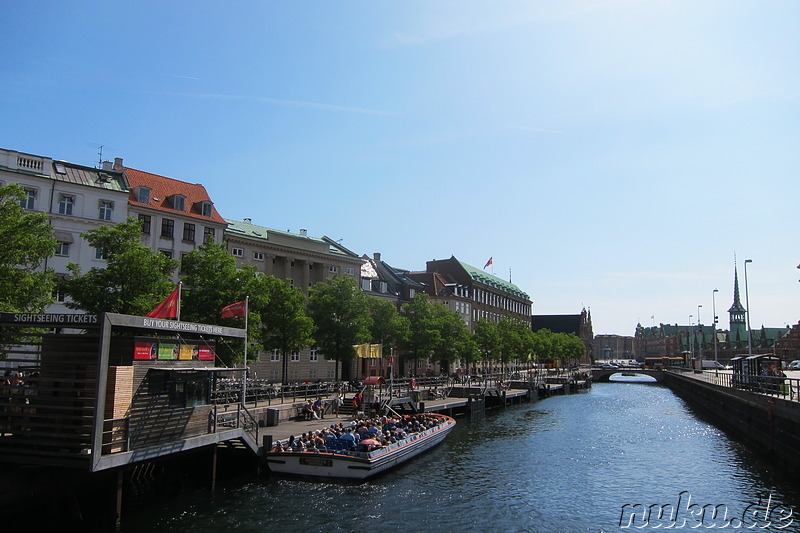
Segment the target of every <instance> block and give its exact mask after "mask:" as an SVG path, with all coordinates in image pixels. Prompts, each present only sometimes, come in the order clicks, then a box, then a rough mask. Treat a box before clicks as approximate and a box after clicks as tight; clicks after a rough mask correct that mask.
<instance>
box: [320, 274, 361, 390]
mask: <svg viewBox="0 0 800 533" xmlns="http://www.w3.org/2000/svg"><path fill="white" fill-rule="evenodd" d="M367 298H368V296H366V295H365V294H364V293H363V292H361V289H359V288H358V286H357V285H356V282H355V281H354V280H353V279H351V278H347V277H342V276H334V277H332V278H328V279H327V280H325V281H321V282H318V283H316V284H315V285H313V286H312V287H311V289H310V290H309V300H308V314H309V316H311V318H312V319H313V320H314V324H315V325H316V327H317V331H316V333H315V335H314V338H315V339H316V341H317V347H318V348H319V349H320V350H321V351H322V353H323V354H324V355H325V357H326V358H328V359H333V360H335V361H337V362H340V363H346V362H348V361H351V360H352V359H353V357H354V356H355V350H354V348H353V346H354V345H356V344H361V343H363V342H365V341H367V340H368V339H369V335H370V331H369V328H370V325H371V321H372V317H371V316H370V314H369V303H368V301H367ZM336 379H337V380H338V379H339V365H338V364H337V366H336Z"/></svg>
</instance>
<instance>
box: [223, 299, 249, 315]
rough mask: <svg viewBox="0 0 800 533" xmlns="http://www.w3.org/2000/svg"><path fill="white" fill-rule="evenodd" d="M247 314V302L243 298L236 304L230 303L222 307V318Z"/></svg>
mask: <svg viewBox="0 0 800 533" xmlns="http://www.w3.org/2000/svg"><path fill="white" fill-rule="evenodd" d="M245 315H247V302H246V300H242V301H241V302H236V303H235V304H231V305H228V306H226V307H223V308H222V318H230V317H232V316H245Z"/></svg>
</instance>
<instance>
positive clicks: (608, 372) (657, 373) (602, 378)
mask: <svg viewBox="0 0 800 533" xmlns="http://www.w3.org/2000/svg"><path fill="white" fill-rule="evenodd" d="M622 372H626V373H627V372H632V373H635V374H640V375H645V376H651V377H653V378H655V380H656V381H657V382H658V383H661V382H662V381H663V380H664V371H663V370H645V369H642V368H612V369H605V368H593V369H592V381H593V382H594V383H604V382H605V383H607V382H608V381H610V380H609V378H610V377H611V376H613V375H614V374H622Z"/></svg>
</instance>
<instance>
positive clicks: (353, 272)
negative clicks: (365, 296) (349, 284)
mask: <svg viewBox="0 0 800 533" xmlns="http://www.w3.org/2000/svg"><path fill="white" fill-rule="evenodd" d="M347 275H348V276H355V275H356V269H355V268H353V267H347Z"/></svg>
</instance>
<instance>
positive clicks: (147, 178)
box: [125, 167, 226, 225]
mask: <svg viewBox="0 0 800 533" xmlns="http://www.w3.org/2000/svg"><path fill="white" fill-rule="evenodd" d="M125 177H126V178H127V179H128V184H129V186H130V191H131V193H130V196H129V197H128V203H129V204H130V205H132V206H141V207H149V208H150V209H156V210H158V211H163V212H165V213H172V214H175V213H181V214H182V215H184V216H190V217H194V218H199V219H202V220H212V221H214V222H218V223H219V224H222V225H225V224H226V222H225V219H224V218H222V216H220V214H219V213H218V212H217V210H216V208H215V207H213V202H212V207H211V217H205V216H203V213H202V204H201V203H202V202H211V198H210V197H209V196H208V192H206V188H205V187H203V186H202V185H200V184H199V183H188V182H185V181H180V180H176V179H172V178H167V177H164V176H159V175H158V174H151V173H150V172H144V171H142V170H136V169H135V168H130V167H125ZM141 186H144V187H148V188H149V189H150V203H149V204H143V203H141V202H139V201H138V200H139V197H138V195H137V192H138V191H137V190H136V187H141ZM175 194H179V195H181V196H184V197H186V202H185V208H184V211H178V210H176V209H175V208H173V206H172V197H173V195H175Z"/></svg>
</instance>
